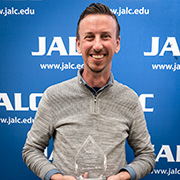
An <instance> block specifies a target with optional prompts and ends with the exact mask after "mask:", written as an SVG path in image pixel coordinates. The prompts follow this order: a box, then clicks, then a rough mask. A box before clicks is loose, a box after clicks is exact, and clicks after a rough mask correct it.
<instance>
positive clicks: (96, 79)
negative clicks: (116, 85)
mask: <svg viewBox="0 0 180 180" xmlns="http://www.w3.org/2000/svg"><path fill="white" fill-rule="evenodd" d="M110 74H111V72H108V73H101V72H99V73H96V72H91V73H88V72H87V71H83V73H82V77H83V79H84V80H85V81H86V83H87V84H88V85H89V86H91V87H97V88H101V87H103V86H105V85H106V84H107V82H108V80H109V78H110Z"/></svg>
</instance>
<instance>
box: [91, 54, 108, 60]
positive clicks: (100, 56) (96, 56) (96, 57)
mask: <svg viewBox="0 0 180 180" xmlns="http://www.w3.org/2000/svg"><path fill="white" fill-rule="evenodd" d="M90 56H91V57H93V58H94V59H102V58H103V57H104V56H106V55H105V54H99V55H98V54H91V55H90Z"/></svg>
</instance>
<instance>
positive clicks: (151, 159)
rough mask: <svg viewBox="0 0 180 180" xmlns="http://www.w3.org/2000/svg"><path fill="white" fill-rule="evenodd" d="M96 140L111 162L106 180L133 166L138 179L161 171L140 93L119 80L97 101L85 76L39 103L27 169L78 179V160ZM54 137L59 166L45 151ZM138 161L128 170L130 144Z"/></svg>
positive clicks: (25, 154) (54, 88) (26, 153)
mask: <svg viewBox="0 0 180 180" xmlns="http://www.w3.org/2000/svg"><path fill="white" fill-rule="evenodd" d="M89 135H90V136H91V137H92V138H93V140H94V141H95V142H96V143H97V144H98V146H99V147H100V148H101V149H102V150H103V152H104V154H105V155H106V157H107V169H106V172H105V176H106V177H108V176H110V175H112V174H117V173H118V172H119V170H120V169H121V168H123V167H125V166H130V167H132V168H133V169H134V170H135V172H136V179H140V178H142V177H144V176H145V175H147V174H148V173H149V172H150V171H152V169H153V168H154V166H155V154H154V149H153V147H152V144H151V142H150V136H149V133H148V130H147V127H146V121H145V119H144V115H143V111H142V108H141V105H140V103H139V100H138V96H137V95H136V93H135V92H134V91H133V90H131V89H130V88H128V87H127V86H124V85H122V84H120V83H118V82H117V81H115V80H113V83H111V84H110V85H109V86H108V87H106V88H105V89H104V90H103V91H101V92H100V93H99V94H98V95H97V96H94V95H93V93H92V92H91V91H90V90H89V88H87V86H85V85H84V84H83V83H82V80H81V78H80V74H79V73H78V77H75V78H73V79H71V80H68V81H65V82H62V83H59V84H57V85H54V86H51V87H49V88H48V89H47V90H46V91H45V93H44V94H43V97H42V99H41V101H40V103H39V107H38V111H37V113H36V116H35V120H34V123H33V125H32V128H31V130H30V131H29V133H28V136H27V140H26V144H25V146H24V149H23V159H24V161H25V162H26V164H27V166H28V167H29V168H30V169H31V170H32V171H33V172H34V173H35V174H36V175H37V176H39V177H40V178H41V179H44V176H45V175H46V173H47V172H48V171H50V170H52V169H58V170H59V171H60V172H62V173H63V174H65V175H72V176H74V177H77V176H78V174H77V173H76V171H75V155H76V154H77V153H78V151H79V149H80V148H81V147H82V145H83V143H84V142H85V140H86V139H87V137H88V136H89ZM51 137H53V163H51V162H49V160H47V158H46V157H45V156H44V153H43V152H44V149H45V148H46V147H47V146H48V144H49V140H50V139H51ZM126 139H127V141H128V143H129V145H130V147H131V148H132V149H133V151H134V155H135V159H134V160H133V162H131V163H130V164H128V165H127V162H126V152H125V140H126Z"/></svg>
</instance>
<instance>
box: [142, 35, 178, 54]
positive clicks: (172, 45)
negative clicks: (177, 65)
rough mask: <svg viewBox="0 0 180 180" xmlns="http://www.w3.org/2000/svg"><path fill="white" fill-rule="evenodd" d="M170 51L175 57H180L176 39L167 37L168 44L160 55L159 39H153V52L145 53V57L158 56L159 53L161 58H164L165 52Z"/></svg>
mask: <svg viewBox="0 0 180 180" xmlns="http://www.w3.org/2000/svg"><path fill="white" fill-rule="evenodd" d="M167 51H170V52H172V53H173V56H180V51H179V47H178V44H177V41H176V38H175V37H167V39H166V42H165V44H164V46H163V48H162V50H161V52H160V53H159V37H152V42H151V51H150V52H144V56H156V55H158V53H159V56H164V54H165V52H167Z"/></svg>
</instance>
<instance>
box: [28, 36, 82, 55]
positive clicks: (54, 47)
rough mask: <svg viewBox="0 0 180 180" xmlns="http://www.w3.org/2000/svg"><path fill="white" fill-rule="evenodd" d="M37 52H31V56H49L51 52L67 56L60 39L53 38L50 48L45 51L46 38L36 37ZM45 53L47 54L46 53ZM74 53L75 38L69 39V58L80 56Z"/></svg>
mask: <svg viewBox="0 0 180 180" xmlns="http://www.w3.org/2000/svg"><path fill="white" fill-rule="evenodd" d="M38 47H39V48H38V51H36V52H34V51H32V52H31V54H32V56H44V55H46V56H51V55H52V53H53V52H59V55H60V56H68V53H67V51H66V47H65V45H64V42H63V40H62V38H61V37H53V40H52V42H51V44H50V48H49V49H48V50H47V49H46V37H38ZM46 52H47V53H46ZM80 55H81V54H79V53H78V52H77V51H76V37H69V56H80Z"/></svg>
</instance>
